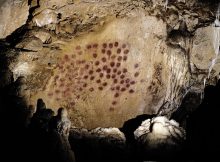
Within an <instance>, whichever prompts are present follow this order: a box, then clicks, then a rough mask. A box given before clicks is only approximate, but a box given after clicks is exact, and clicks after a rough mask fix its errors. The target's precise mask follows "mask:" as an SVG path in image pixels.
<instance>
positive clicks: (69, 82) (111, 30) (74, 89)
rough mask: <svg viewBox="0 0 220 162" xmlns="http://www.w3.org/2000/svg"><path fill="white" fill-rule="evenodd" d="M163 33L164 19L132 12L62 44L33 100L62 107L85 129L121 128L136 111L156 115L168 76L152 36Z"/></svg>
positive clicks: (161, 54)
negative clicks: (50, 69)
mask: <svg viewBox="0 0 220 162" xmlns="http://www.w3.org/2000/svg"><path fill="white" fill-rule="evenodd" d="M138 15H139V14H138ZM153 25H154V26H153ZM130 26H133V28H130ZM156 30H157V32H156ZM165 31H166V30H165V24H163V22H162V21H158V20H156V18H154V17H144V16H143V17H141V16H138V17H137V16H136V15H135V16H134V17H127V18H123V19H122V18H121V19H113V20H111V21H109V22H108V23H107V24H106V25H103V26H100V27H99V28H98V29H97V30H96V31H94V32H90V33H87V34H85V35H82V36H80V37H77V38H75V39H72V40H70V41H68V42H65V43H64V44H63V46H62V48H61V50H60V52H59V53H57V61H56V62H57V63H56V65H55V67H54V68H53V69H52V75H51V76H48V81H47V83H46V84H45V86H43V85H42V86H41V87H44V88H43V89H42V91H39V90H38V91H37V92H36V93H32V95H31V97H30V101H31V104H35V102H36V100H37V99H38V98H43V100H44V101H45V102H46V104H47V106H48V107H52V108H55V109H57V108H59V107H66V108H67V109H68V111H69V115H70V119H71V120H72V123H73V125H75V126H79V127H86V128H95V127H110V126H111V127H113V126H114V127H121V126H122V125H123V123H124V121H126V120H128V119H130V118H133V117H135V116H137V115H139V114H143V113H148V114H155V113H157V112H158V109H159V108H160V106H161V105H162V104H163V100H164V98H165V97H166V93H167V90H166V88H167V84H165V81H167V80H168V78H169V74H170V73H169V67H168V66H167V61H168V60H167V55H166V54H164V53H165V51H166V48H165V47H164V46H165V45H164V46H162V47H160V46H159V44H165V42H164V41H161V40H160V39H158V38H157V37H156V35H157V36H161V35H162V36H163V35H166V32H165ZM32 84H33V83H32Z"/></svg>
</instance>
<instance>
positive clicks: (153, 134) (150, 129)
mask: <svg viewBox="0 0 220 162" xmlns="http://www.w3.org/2000/svg"><path fill="white" fill-rule="evenodd" d="M134 136H135V138H136V140H137V141H138V148H139V149H140V148H141V149H140V150H141V151H142V152H144V153H145V154H146V155H147V156H152V157H154V156H155V155H156V156H155V157H156V158H157V157H159V158H162V157H172V156H173V157H175V156H177V155H175V153H180V151H181V149H183V143H184V140H185V138H186V135H185V131H184V129H182V128H181V127H179V124H178V123H177V122H176V121H174V120H168V119H167V118H166V117H164V116H160V117H155V118H153V119H148V120H145V121H144V122H142V124H141V126H140V127H138V129H136V130H135V132H134ZM172 154H173V155H172ZM155 157H154V158H155Z"/></svg>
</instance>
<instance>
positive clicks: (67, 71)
mask: <svg viewBox="0 0 220 162" xmlns="http://www.w3.org/2000/svg"><path fill="white" fill-rule="evenodd" d="M73 48H74V49H73V53H71V54H66V55H64V56H63V57H62V58H61V59H60V60H59V63H58V65H57V73H56V75H55V76H53V78H52V85H51V86H52V87H53V88H50V91H49V92H48V94H47V95H48V97H50V98H52V99H54V100H56V101H57V102H60V101H65V102H67V103H69V104H70V105H71V106H72V107H74V106H75V104H76V102H77V101H78V100H79V99H80V97H81V94H83V93H97V92H100V91H105V90H110V91H111V92H112V94H113V97H112V98H113V100H112V101H111V107H110V108H109V110H110V111H113V110H114V107H115V106H116V105H117V103H118V98H120V96H121V95H122V94H123V93H128V95H133V94H134V93H135V90H134V89H135V88H134V86H135V84H136V83H137V79H138V76H139V71H138V67H139V64H138V63H136V64H134V65H132V67H133V69H132V72H129V70H128V69H127V68H126V67H125V66H124V65H125V64H126V62H127V59H128V57H129V54H130V51H129V46H128V44H126V43H120V42H118V41H115V42H104V43H101V44H98V43H91V44H87V45H84V46H82V45H76V46H75V47H73Z"/></svg>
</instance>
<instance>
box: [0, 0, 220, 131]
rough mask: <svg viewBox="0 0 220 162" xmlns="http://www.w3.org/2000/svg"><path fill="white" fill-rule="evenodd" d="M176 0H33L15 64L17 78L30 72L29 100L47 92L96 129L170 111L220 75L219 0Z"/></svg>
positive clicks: (51, 102)
mask: <svg viewBox="0 0 220 162" xmlns="http://www.w3.org/2000/svg"><path fill="white" fill-rule="evenodd" d="M12 2H16V1H12ZM168 2H169V3H168V4H167V5H165V1H162V0H160V1H156V0H148V1H142V0H136V1H131V0H115V1H112V0H108V1H101V0H97V1H84V0H83V1H80V0H75V1H69V0H66V1H59V0H53V1H52V0H50V1H43V0H39V1H37V0H32V1H30V8H31V9H30V15H29V20H28V21H27V23H26V27H27V31H25V33H24V35H22V39H20V40H19V41H18V42H16V44H15V47H14V48H16V49H19V50H17V51H19V54H18V55H16V56H14V60H13V61H11V62H10V65H9V68H10V70H11V71H12V72H13V78H14V80H16V79H17V78H18V77H20V76H23V77H24V84H25V89H24V90H23V91H22V90H21V91H20V93H21V96H24V98H25V101H26V103H27V104H28V105H35V104H36V100H37V99H38V98H43V99H44V101H45V102H46V104H47V105H48V107H53V108H54V109H58V108H59V107H65V108H67V109H68V112H69V115H70V120H71V122H72V124H73V125H74V126H77V127H85V128H89V129H91V128H95V127H121V126H122V125H123V123H124V122H125V121H126V120H128V119H130V118H134V117H135V116H137V115H140V114H160V115H166V116H167V117H170V116H171V114H172V112H174V111H175V110H176V109H177V108H178V107H179V105H180V104H181V101H182V100H183V98H184V97H185V95H186V94H187V93H188V92H189V91H196V92H197V93H202V92H203V88H204V80H205V83H208V84H209V83H215V78H216V77H218V75H219V72H220V69H219V64H218V60H217V61H216V62H217V64H216V65H215V66H214V67H213V70H212V71H211V73H210V77H209V79H206V78H207V76H208V72H209V71H210V65H211V62H212V59H213V58H214V56H215V53H214V50H213V45H212V44H213V39H212V37H213V31H214V30H213V28H214V27H213V22H214V20H215V11H216V10H217V4H213V5H211V4H210V5H209V4H206V3H202V2H199V1H196V0H193V1H168ZM4 4H6V3H4ZM19 4H20V3H19ZM164 5H165V6H164ZM11 6H12V7H13V5H11ZM26 7H27V6H26ZM23 9H24V10H25V11H26V9H25V7H23V8H22V10H19V12H22V13H23V12H24V11H23ZM4 14H6V13H4ZM8 19H10V21H9V20H7V22H13V20H14V17H13V16H12V17H9V18H8ZM19 20H22V19H19ZM26 20H27V16H26V17H25V21H24V20H22V22H19V23H16V28H18V27H20V26H21V25H23V24H24V23H25V22H26ZM0 24H1V25H2V24H7V23H4V22H3V23H2V22H1V23H0ZM2 31H4V30H2ZM13 31H14V29H13V30H10V32H9V31H7V34H4V35H5V36H7V35H9V34H10V33H11V32H13ZM13 34H16V33H13ZM5 36H4V37H5ZM4 37H2V38H4ZM12 38H13V35H12Z"/></svg>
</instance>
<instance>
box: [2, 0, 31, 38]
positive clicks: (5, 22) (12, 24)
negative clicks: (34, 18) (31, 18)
mask: <svg viewBox="0 0 220 162" xmlns="http://www.w3.org/2000/svg"><path fill="white" fill-rule="evenodd" d="M28 15H29V6H28V1H27V0H1V2H0V39H3V38H6V37H7V36H9V35H10V34H12V33H13V32H14V31H15V30H16V29H18V28H20V27H21V26H23V25H25V23H26V21H27V19H28Z"/></svg>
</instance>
